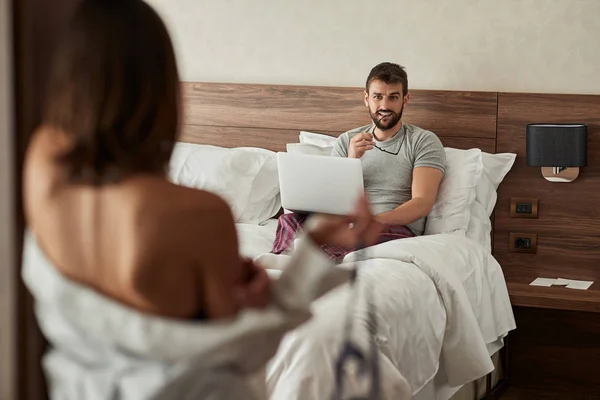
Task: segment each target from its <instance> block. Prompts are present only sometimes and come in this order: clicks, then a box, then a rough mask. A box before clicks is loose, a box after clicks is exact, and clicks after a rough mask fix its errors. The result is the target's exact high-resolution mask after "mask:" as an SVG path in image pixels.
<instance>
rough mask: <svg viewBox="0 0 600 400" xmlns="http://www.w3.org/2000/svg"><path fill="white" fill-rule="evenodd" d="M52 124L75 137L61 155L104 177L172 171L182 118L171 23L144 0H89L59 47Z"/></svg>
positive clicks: (80, 176)
mask: <svg viewBox="0 0 600 400" xmlns="http://www.w3.org/2000/svg"><path fill="white" fill-rule="evenodd" d="M49 78H50V79H49V83H48V87H47V93H46V96H47V98H46V102H45V105H44V110H43V117H44V121H43V122H44V124H47V125H48V126H50V127H54V128H57V129H59V130H61V131H63V132H65V133H66V134H67V135H69V136H70V137H71V138H72V146H71V148H70V149H68V151H66V152H64V154H62V155H60V156H59V157H58V159H57V162H59V163H60V164H61V165H63V166H64V167H65V169H66V171H67V173H68V176H69V178H70V179H71V181H76V182H79V183H85V184H93V185H100V184H102V183H105V182H108V181H116V180H119V179H121V178H123V177H125V176H127V175H132V174H137V173H151V174H154V173H164V172H165V170H166V167H167V166H168V162H169V159H170V157H171V152H172V150H173V146H174V142H175V140H176V138H177V134H178V126H179V112H180V111H179V94H180V91H179V75H178V72H177V63H176V60H175V54H174V51H173V46H172V43H171V39H170V38H169V34H168V32H167V29H166V27H165V25H164V23H163V22H162V20H161V19H160V17H159V16H158V14H156V12H155V11H154V10H153V9H152V8H151V7H150V6H149V5H147V4H146V3H145V2H143V1H141V0H84V1H83V2H82V3H81V6H80V7H79V8H78V9H77V11H76V13H75V15H74V17H73V19H72V21H71V23H70V25H69V27H68V29H67V31H66V32H65V35H64V37H63V38H62V40H61V42H60V43H59V46H58V48H57V51H56V54H55V58H54V63H53V65H52V68H51V73H50V77H49Z"/></svg>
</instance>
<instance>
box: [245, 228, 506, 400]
mask: <svg viewBox="0 0 600 400" xmlns="http://www.w3.org/2000/svg"><path fill="white" fill-rule="evenodd" d="M275 228H276V221H274V220H271V221H269V222H268V223H267V224H265V225H264V226H256V225H254V226H249V225H243V226H242V225H241V224H238V234H239V235H240V249H241V252H242V254H243V255H245V256H248V257H252V258H256V256H258V255H259V254H261V253H264V252H268V251H269V250H270V248H271V244H272V240H273V238H274V234H275ZM372 249H373V250H369V253H367V254H369V255H370V257H374V258H373V259H371V260H368V261H367V262H366V266H365V268H363V269H362V270H361V271H362V272H363V275H362V276H363V278H361V282H363V283H366V284H367V285H368V286H369V287H371V288H372V291H373V293H374V294H375V302H376V307H377V314H378V325H379V326H378V328H379V330H378V332H379V336H378V342H379V345H380V349H381V354H382V355H383V357H382V360H383V365H382V371H383V375H384V391H385V392H386V393H387V394H388V396H389V397H391V398H393V395H394V387H393V382H394V380H395V379H394V375H396V376H397V375H398V374H400V375H401V376H403V377H404V378H405V379H406V380H407V381H408V382H409V384H410V385H411V388H412V390H413V395H418V394H419V392H420V391H421V389H422V388H424V387H428V388H429V389H430V388H431V387H432V384H433V383H434V382H433V380H434V377H436V374H437V378H436V379H437V380H439V377H440V375H442V376H443V377H444V379H443V381H442V382H436V384H435V385H433V386H434V387H435V388H436V390H434V391H435V392H436V393H438V394H439V395H440V397H437V396H436V398H445V396H446V395H444V394H443V393H449V394H450V393H451V392H453V391H454V390H449V389H450V388H451V386H450V385H449V384H448V382H447V379H446V378H445V374H438V371H439V370H440V367H442V368H443V366H444V360H443V354H442V353H443V351H442V350H443V349H442V346H443V345H444V340H445V330H446V326H447V315H448V314H447V311H446V310H445V307H444V304H443V302H442V300H441V297H440V294H439V293H438V290H437V288H436V283H434V282H433V280H432V278H431V276H429V275H428V274H427V273H425V272H423V271H422V270H421V269H420V268H418V267H417V266H416V261H415V260H414V259H411V257H410V256H406V254H409V255H410V254H421V255H422V257H424V258H427V257H428V256H427V255H426V252H427V251H429V250H428V249H435V250H434V252H437V253H438V254H437V255H436V256H432V257H434V258H435V257H438V258H439V260H440V261H435V260H434V261H431V260H430V263H433V264H436V263H437V264H440V265H438V267H437V268H439V267H441V268H448V267H450V270H451V271H452V273H453V275H454V276H456V277H458V280H459V281H460V283H462V286H463V287H464V293H466V298H468V302H469V303H470V305H471V307H472V310H473V314H474V317H475V319H476V321H477V324H478V326H479V329H480V334H481V336H482V337H483V339H484V342H485V343H486V344H488V349H487V350H488V351H490V354H492V353H493V352H495V351H496V350H497V349H498V343H501V340H502V338H503V337H504V336H505V335H506V333H507V332H508V331H510V330H512V329H514V327H515V324H514V317H513V314H512V309H511V307H510V301H509V299H508V292H507V290H506V284H505V281H504V277H503V274H502V271H501V269H500V266H499V265H498V263H497V262H496V260H495V259H494V258H493V257H492V256H491V254H489V253H487V251H486V250H485V249H484V248H483V247H482V246H480V245H478V244H476V243H474V242H472V241H470V240H469V239H466V238H464V236H460V237H459V235H429V236H423V237H419V238H415V239H409V240H407V239H402V240H399V241H394V242H388V243H384V244H381V245H379V246H375V247H373V248H372ZM400 253H403V254H405V256H404V257H401V256H399V254H400ZM402 258H404V259H402ZM413 258H414V257H413ZM260 259H261V260H263V261H264V260H265V259H267V260H271V261H270V262H269V265H270V266H272V267H274V270H275V271H273V270H272V271H270V272H272V274H274V273H276V270H277V269H279V268H282V267H283V266H284V265H285V263H286V261H287V260H286V256H273V255H271V256H264V255H263V256H262V257H260ZM352 259H353V255H348V256H347V258H346V260H345V261H351V260H352ZM443 260H446V261H449V263H448V262H444V261H443ZM442 264H443V265H442ZM349 295H351V293H350V292H349V289H348V287H346V286H344V287H341V288H338V289H337V290H336V291H334V292H332V293H329V294H328V295H327V296H325V297H323V298H321V299H319V300H318V301H316V302H315V303H314V306H313V312H314V317H313V319H312V320H311V321H309V322H308V323H306V324H304V325H303V326H301V327H299V328H298V329H296V330H294V331H293V332H291V333H289V334H288V335H287V336H286V337H285V338H284V340H283V342H282V344H281V346H280V348H279V350H278V353H277V355H276V356H275V357H274V358H273V360H271V362H270V364H269V368H268V371H267V383H268V388H269V393H270V395H271V398H272V399H303V398H322V397H323V396H326V395H327V394H328V393H330V392H331V388H332V387H331V385H332V382H333V365H334V362H335V357H336V356H337V350H338V348H339V344H340V339H341V337H342V335H341V333H342V323H343V319H344V316H345V310H346V308H345V304H346V303H347V299H348V296H349ZM355 321H358V323H357V324H356V325H355V326H357V327H360V328H362V332H360V333H358V336H357V340H359V341H361V340H363V341H364V340H366V337H367V335H366V317H365V314H364V308H362V309H359V310H358V311H357V315H356V316H355ZM465 329H467V328H465ZM447 339H448V338H447V337H446V340H447ZM473 379H475V377H473ZM464 383H466V382H464ZM386 385H387V386H386ZM455 386H457V387H460V385H455ZM438 388H439V390H437V389H438ZM428 391H429V390H428ZM448 397H449V395H448Z"/></svg>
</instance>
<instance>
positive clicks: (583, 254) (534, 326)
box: [180, 82, 600, 398]
mask: <svg viewBox="0 0 600 400" xmlns="http://www.w3.org/2000/svg"><path fill="white" fill-rule="evenodd" d="M182 94H183V114H184V116H183V123H182V126H181V132H180V135H181V136H180V140H181V141H184V142H190V143H202V144H211V145H216V146H222V147H239V146H254V147H262V148H267V149H270V150H274V151H285V145H286V144H287V143H297V142H298V134H299V132H300V131H312V132H318V133H324V134H328V135H332V136H337V135H339V134H340V133H342V132H344V131H346V130H349V129H352V128H355V127H358V126H361V125H366V124H368V123H370V119H369V116H368V112H367V110H366V107H365V106H364V103H363V89H362V88H358V87H355V88H348V87H323V86H318V87H317V86H287V85H253V84H229V83H195V82H189V83H182ZM410 96H411V97H410V103H409V105H408V106H407V107H406V108H405V111H404V115H403V120H404V121H406V122H408V123H412V124H415V125H418V126H420V127H422V128H424V129H429V130H431V131H433V132H435V133H436V134H437V135H438V136H439V137H440V139H441V141H442V142H443V144H444V145H445V146H449V147H455V148H462V149H468V148H473V147H478V148H480V149H482V150H483V151H486V152H490V153H495V152H498V153H501V152H511V153H516V154H517V159H516V162H515V165H514V166H513V168H512V170H511V171H510V173H509V174H508V175H507V176H506V178H505V179H504V181H503V183H502V185H500V188H499V190H498V201H497V204H496V208H495V211H494V214H493V216H492V220H493V232H492V242H493V254H494V257H495V258H496V259H497V260H498V262H499V263H500V265H502V268H503V271H504V275H505V277H506V280H507V284H508V288H509V294H510V297H511V301H512V303H513V306H514V311H515V317H516V319H517V326H518V328H517V330H516V331H514V332H513V333H511V335H510V339H511V340H510V342H511V345H510V349H511V350H510V363H508V362H507V357H506V353H507V351H506V349H507V346H505V348H504V351H503V353H504V354H503V356H505V357H503V358H504V361H503V363H502V364H503V367H504V372H505V374H508V375H509V376H510V379H511V383H515V384H517V385H519V386H525V387H539V388H544V389H551V388H557V389H567V390H570V391H577V390H581V387H582V386H583V387H584V388H585V390H587V391H593V392H595V393H600V382H599V381H598V380H597V377H596V374H595V372H594V367H593V366H594V365H597V364H598V363H600V349H599V348H598V347H597V345H596V343H597V337H598V336H600V290H598V286H600V285H597V284H596V285H593V286H592V288H590V290H587V291H583V292H579V293H575V292H578V291H568V292H564V291H560V289H549V290H548V288H537V289H536V288H532V287H530V286H529V285H528V283H529V282H531V281H532V280H533V279H534V278H535V277H537V276H557V277H558V276H560V277H563V278H572V279H586V280H594V281H600V267H599V266H598V260H599V259H600V246H598V244H597V243H598V240H599V239H598V237H599V236H600V218H593V217H594V216H598V215H600V212H599V211H598V210H600V207H599V206H598V204H600V163H599V162H597V161H598V160H600V96H598V95H566V94H563V95H557V94H532V93H501V92H498V93H497V92H472V91H443V90H442V91H440V90H411V91H410ZM533 122H554V123H557V122H570V123H572V122H580V123H586V124H587V125H588V166H587V167H584V168H582V169H581V172H580V175H579V177H578V178H577V180H576V181H574V182H572V183H569V184H567V185H565V184H557V183H550V182H547V181H546V180H545V179H543V178H542V177H541V174H540V171H539V168H534V167H528V166H527V165H526V164H525V152H526V148H525V125H526V124H528V123H533ZM577 194H580V195H577ZM514 197H528V198H535V199H538V200H539V212H540V214H539V218H537V219H531V218H528V219H515V218H511V217H510V215H509V210H510V199H511V198H514ZM590 217H591V218H590ZM511 232H531V233H536V234H537V235H538V247H537V254H522V253H514V252H511V251H510V249H509V245H508V244H509V234H510V233H511ZM590 311H593V312H595V313H594V314H590ZM540 336H542V337H544V340H542V341H540V340H539V337H540ZM509 366H510V372H509V371H508V367H509ZM486 380H487V390H486V392H487V396H488V397H486V398H497V397H496V396H497V395H498V394H499V393H501V391H502V390H503V389H504V388H505V386H506V380H502V381H500V383H499V385H496V388H495V390H492V388H491V376H488V377H487V379H486Z"/></svg>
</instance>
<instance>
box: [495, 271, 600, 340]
mask: <svg viewBox="0 0 600 400" xmlns="http://www.w3.org/2000/svg"><path fill="white" fill-rule="evenodd" d="M507 286H508V294H509V296H510V302H511V303H512V305H513V306H514V307H536V308H547V309H551V310H566V311H588V312H600V283H599V282H594V284H592V286H590V288H589V289H588V290H577V289H567V288H565V287H554V286H553V287H541V286H531V285H529V283H518V282H507ZM599 339H600V338H599Z"/></svg>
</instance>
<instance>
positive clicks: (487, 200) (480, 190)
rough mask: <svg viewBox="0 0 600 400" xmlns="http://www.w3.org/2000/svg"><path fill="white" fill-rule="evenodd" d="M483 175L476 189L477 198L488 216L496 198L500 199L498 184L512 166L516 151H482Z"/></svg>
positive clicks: (492, 209)
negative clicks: (492, 152)
mask: <svg viewBox="0 0 600 400" xmlns="http://www.w3.org/2000/svg"><path fill="white" fill-rule="evenodd" d="M481 154H482V156H483V157H482V160H483V172H484V173H483V175H482V177H481V181H480V182H479V185H477V188H476V189H475V194H476V196H475V200H476V201H478V202H479V203H481V205H483V207H484V208H485V210H486V212H487V214H488V217H489V216H490V215H492V212H493V211H494V207H495V206H496V200H497V199H498V193H497V190H498V186H499V185H500V183H501V182H502V180H503V179H504V177H505V176H506V174H508V171H510V169H511V168H512V166H513V164H514V162H515V158H516V157H517V155H516V154H514V153H499V154H490V153H485V152H482V153H481Z"/></svg>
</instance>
